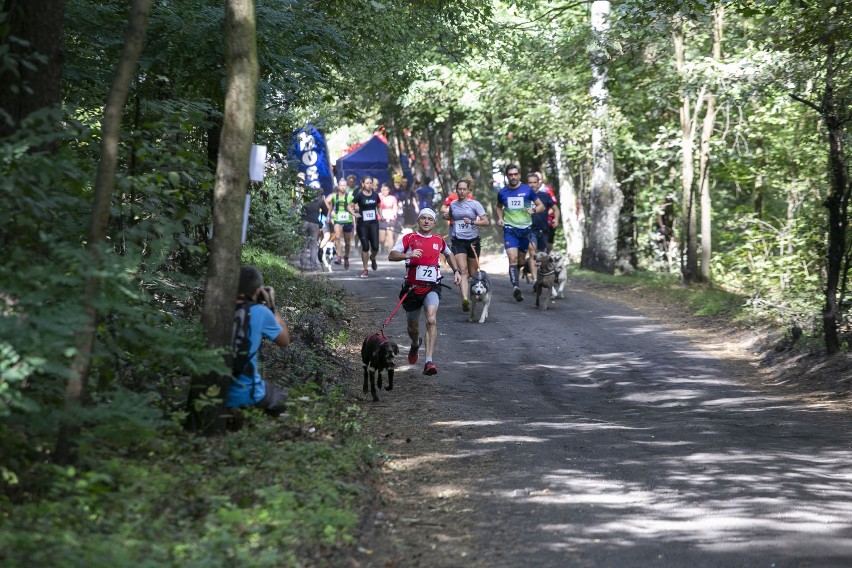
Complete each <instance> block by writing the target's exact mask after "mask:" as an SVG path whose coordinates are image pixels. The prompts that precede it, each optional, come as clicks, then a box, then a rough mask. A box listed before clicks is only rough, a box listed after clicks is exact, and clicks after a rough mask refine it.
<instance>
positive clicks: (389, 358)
mask: <svg viewBox="0 0 852 568" xmlns="http://www.w3.org/2000/svg"><path fill="white" fill-rule="evenodd" d="M394 355H399V347H398V346H397V344H396V343H394V342H393V341H391V340H390V339H388V338H387V337H385V336H384V334H381V333H374V334H373V335H371V336H369V337H367V339H365V340H364V345H362V346H361V362H362V363H363V364H364V394H366V393H367V385H368V382H367V381H368V380H369V387H370V393H372V395H373V401H374V402H378V400H379V396H378V395H377V394H376V374H378V375H379V379H378V384H379V390H381V389H382V371H387V374H388V387H387V389H386V390H393V370H394V366H395V365H394V362H393V357H394ZM368 370H369V376H368Z"/></svg>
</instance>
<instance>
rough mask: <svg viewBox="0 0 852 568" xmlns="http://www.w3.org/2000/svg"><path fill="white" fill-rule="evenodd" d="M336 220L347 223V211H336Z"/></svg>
mask: <svg viewBox="0 0 852 568" xmlns="http://www.w3.org/2000/svg"><path fill="white" fill-rule="evenodd" d="M337 221H338V222H339V223H348V222H349V212H348V211H340V212H338V213H337Z"/></svg>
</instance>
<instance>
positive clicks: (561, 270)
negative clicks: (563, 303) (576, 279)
mask: <svg viewBox="0 0 852 568" xmlns="http://www.w3.org/2000/svg"><path fill="white" fill-rule="evenodd" d="M550 259H551V260H552V261H553V267H554V268H555V269H556V286H555V288H554V292H555V296H556V297H557V298H559V299H562V300H564V299H565V282H567V281H568V271H567V270H566V269H565V259H564V258H563V257H562V255H561V254H559V253H558V252H552V253H550Z"/></svg>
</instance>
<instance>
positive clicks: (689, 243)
mask: <svg viewBox="0 0 852 568" xmlns="http://www.w3.org/2000/svg"><path fill="white" fill-rule="evenodd" d="M672 35H673V39H674V50H675V64H676V66H677V70H678V73H681V74H683V73H684V68H685V65H686V60H685V56H684V36H683V30H682V28H681V27H680V26H675V31H674V32H673V34H672ZM703 94H704V93H703V90H702V93H701V95H700V96H699V98H698V99H697V101H698V102H697V103H696V109H695V113H694V114H692V113H691V112H690V106H691V105H690V100H689V96H688V95H686V94H685V93H683V92H682V94H681V96H680V130H681V137H680V149H681V179H680V182H681V191H682V200H681V216H682V217H683V219H684V230H685V234H683V235H682V240H683V242H684V244H685V246H682V247H681V250H682V251H684V253H685V254H686V258H685V259H682V260H681V274H682V276H683V281H684V282H686V283H691V282H693V281H695V279H696V278H697V277H698V238H697V222H696V211H695V209H696V205H697V204H696V202H695V190H694V185H693V182H694V178H695V169H694V165H693V154H694V152H695V149H694V140H695V130H696V128H695V122H696V120H697V117H698V106H699V105H700V101H701V98H702V97H703Z"/></svg>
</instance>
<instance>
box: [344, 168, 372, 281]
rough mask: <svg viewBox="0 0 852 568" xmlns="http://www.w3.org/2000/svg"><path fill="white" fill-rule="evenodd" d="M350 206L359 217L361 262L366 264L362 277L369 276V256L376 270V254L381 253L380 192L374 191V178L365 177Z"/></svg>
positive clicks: (357, 227)
mask: <svg viewBox="0 0 852 568" xmlns="http://www.w3.org/2000/svg"><path fill="white" fill-rule="evenodd" d="M368 180H369V181H368ZM349 207H350V210H351V211H352V213H353V214H354V215H355V216H356V217H357V218H358V224H357V226H356V229H355V230H356V232H357V234H358V238H359V239H360V241H361V262H362V263H363V265H364V271H363V272H362V273H361V278H367V276H369V274H370V273H369V272H368V271H367V257H368V256H369V258H370V261H371V262H372V265H373V270H376V269H377V268H378V264H377V263H376V255H377V254H379V210H378V209H379V194H378V193H376V192H375V191H373V180H371V179H369V178H365V180H364V186H363V188H362V189H361V191H360V192H358V195H356V196H355V199H353V200H352V203H351V204H350V206H349Z"/></svg>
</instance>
